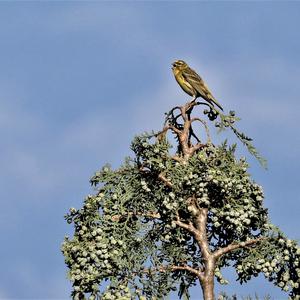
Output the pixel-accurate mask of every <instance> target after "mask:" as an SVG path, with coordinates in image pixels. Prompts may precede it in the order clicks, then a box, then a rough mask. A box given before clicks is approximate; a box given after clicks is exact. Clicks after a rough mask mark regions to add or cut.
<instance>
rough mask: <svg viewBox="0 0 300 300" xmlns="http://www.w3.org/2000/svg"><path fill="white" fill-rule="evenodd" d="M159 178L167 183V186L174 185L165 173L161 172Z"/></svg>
mask: <svg viewBox="0 0 300 300" xmlns="http://www.w3.org/2000/svg"><path fill="white" fill-rule="evenodd" d="M158 178H159V179H160V180H161V181H163V182H164V183H165V185H166V186H168V187H170V188H171V187H173V184H172V182H171V181H170V180H168V179H167V178H166V177H165V176H164V174H163V173H160V174H159V175H158Z"/></svg>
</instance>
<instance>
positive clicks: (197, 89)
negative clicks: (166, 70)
mask: <svg viewBox="0 0 300 300" xmlns="http://www.w3.org/2000/svg"><path fill="white" fill-rule="evenodd" d="M172 66H173V67H172V71H173V73H174V76H175V79H176V81H177V82H178V84H179V85H180V87H181V88H182V89H183V90H184V91H185V92H186V93H187V94H189V95H190V96H192V97H193V100H192V101H195V100H196V99H197V98H198V97H201V98H203V99H204V100H206V101H207V102H209V103H210V104H212V105H213V104H215V105H217V106H218V107H219V108H220V109H221V110H223V108H222V107H221V105H220V104H219V103H218V101H217V100H216V99H215V97H214V96H213V95H212V94H211V92H210V90H209V88H208V86H207V85H206V84H205V82H204V81H203V79H202V78H201V77H200V76H199V75H198V74H197V73H196V72H195V71H194V70H193V69H191V68H190V67H189V66H188V64H187V63H186V62H184V61H183V60H176V61H175V62H173V64H172Z"/></svg>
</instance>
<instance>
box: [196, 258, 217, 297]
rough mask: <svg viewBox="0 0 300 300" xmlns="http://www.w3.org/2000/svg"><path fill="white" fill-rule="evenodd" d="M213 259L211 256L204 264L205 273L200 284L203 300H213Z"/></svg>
mask: <svg viewBox="0 0 300 300" xmlns="http://www.w3.org/2000/svg"><path fill="white" fill-rule="evenodd" d="M214 274H215V259H214V257H213V256H211V257H209V259H208V260H207V262H206V264H205V273H204V276H203V277H202V279H200V284H201V288H202V292H203V299H204V300H214V299H215V295H214V277H215V275H214Z"/></svg>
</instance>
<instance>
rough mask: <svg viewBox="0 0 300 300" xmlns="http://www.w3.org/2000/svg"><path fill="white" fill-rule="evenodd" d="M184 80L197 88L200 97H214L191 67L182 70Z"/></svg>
mask: <svg viewBox="0 0 300 300" xmlns="http://www.w3.org/2000/svg"><path fill="white" fill-rule="evenodd" d="M182 75H183V76H184V78H185V80H186V81H187V82H188V83H189V84H190V85H192V86H193V87H194V89H196V90H197V92H198V93H199V94H200V96H201V97H203V98H204V99H207V98H208V99H209V100H210V99H214V97H213V95H212V93H211V92H210V90H209V88H208V86H207V85H206V84H205V82H204V81H203V79H202V78H201V77H200V76H199V75H198V74H197V73H196V72H195V71H194V70H193V69H191V68H189V69H187V70H184V71H183V72H182Z"/></svg>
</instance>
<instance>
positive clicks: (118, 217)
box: [111, 212, 161, 222]
mask: <svg viewBox="0 0 300 300" xmlns="http://www.w3.org/2000/svg"><path fill="white" fill-rule="evenodd" d="M133 216H137V217H147V218H153V219H160V217H161V216H160V214H159V213H155V212H148V213H139V212H128V213H127V214H123V215H114V216H112V217H111V220H112V221H114V222H118V221H120V220H121V219H124V218H127V217H133Z"/></svg>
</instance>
